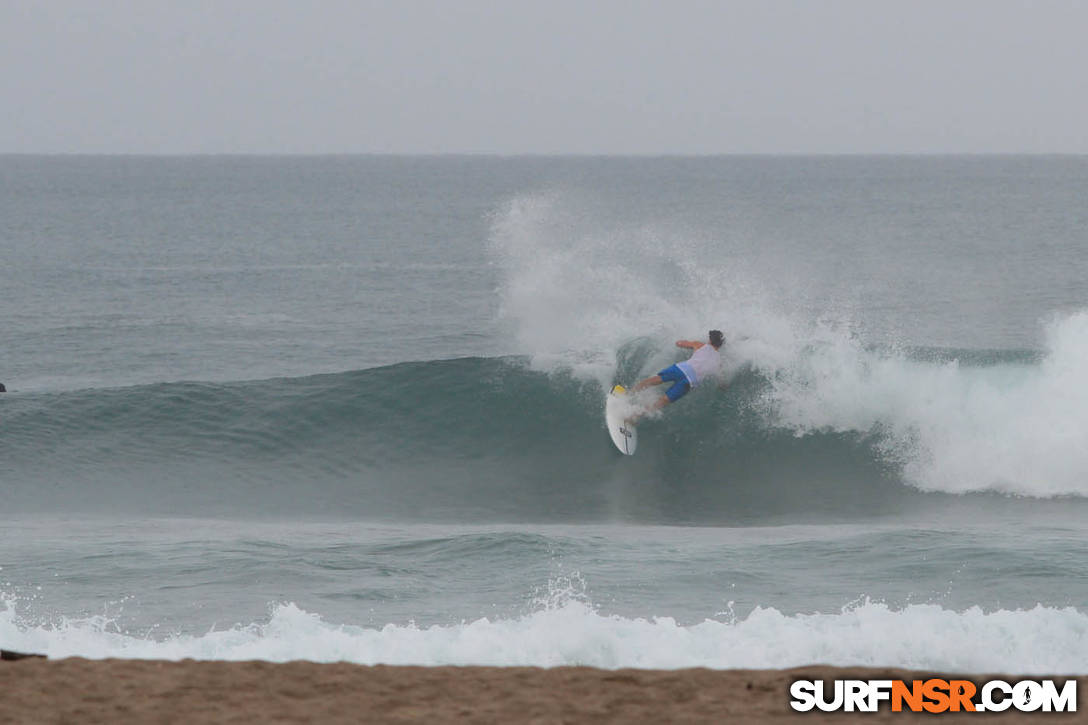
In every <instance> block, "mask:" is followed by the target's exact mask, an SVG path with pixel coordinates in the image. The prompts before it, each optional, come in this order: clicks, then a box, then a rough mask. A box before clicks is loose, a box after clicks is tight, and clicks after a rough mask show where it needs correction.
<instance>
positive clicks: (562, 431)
mask: <svg viewBox="0 0 1088 725" xmlns="http://www.w3.org/2000/svg"><path fill="white" fill-rule="evenodd" d="M1054 337H1055V344H1054V348H1053V351H1052V352H1051V353H1049V354H1048V355H1045V356H1043V357H1042V359H1041V360H1039V361H1035V362H1032V361H1028V360H1025V357H1024V355H1023V354H1022V353H1021V352H1019V351H1009V352H1008V353H1005V354H1003V355H1002V354H995V353H987V354H985V355H980V356H979V359H977V360H972V358H971V356H970V355H969V354H966V353H957V352H956V351H943V352H942V351H932V350H930V351H923V352H921V353H910V354H908V353H904V352H901V351H895V350H876V349H866V348H862V347H859V346H858V345H857V344H856V343H855V342H853V341H850V340H845V341H844V340H843V339H842V338H831V340H830V341H827V340H823V341H821V340H816V339H813V340H811V341H810V343H809V344H808V345H807V347H806V349H805V350H804V351H803V352H801V353H798V354H797V355H796V356H795V357H794V358H793V359H790V360H786V361H783V362H781V364H770V363H768V362H767V360H766V359H764V360H760V359H759V358H758V355H755V356H754V357H749V358H746V359H745V360H744V362H743V364H742V365H741V366H739V367H738V368H737V369H736V370H734V372H733V373H732V378H731V380H730V384H729V386H728V388H727V389H726V390H724V391H720V390H716V389H715V388H714V387H713V386H710V388H709V389H707V390H703V389H698V390H696V391H695V392H693V393H692V394H691V395H689V396H688V397H687V398H686V399H685V400H683V401H682V402H680V403H679V404H677V405H676V406H675V407H673V408H670V409H668V410H667V411H666V413H665V414H664V415H662V416H660V417H658V418H656V419H650V420H647V421H646V422H645V423H644V424H643V428H644V434H643V436H642V438H641V444H642V445H641V446H640V449H639V453H638V454H637V455H636V456H634V457H632V458H629V459H620V458H619V457H618V456H617V455H616V453H615V451H614V450H613V449H612V447H611V446H610V445H609V442H608V436H607V432H606V431H605V430H604V427H603V422H602V420H601V410H602V405H603V396H604V391H603V389H602V387H601V386H600V384H599V383H597V382H596V381H594V380H586V379H583V378H579V377H577V376H576V375H574V374H572V373H570V372H562V371H552V372H547V373H545V372H542V371H538V370H533V369H532V368H531V367H530V366H529V365H528V364H527V363H526V362H525V361H524V360H523V359H520V358H461V359H455V360H436V361H427V362H417V363H403V364H399V365H393V366H389V367H383V368H374V369H369V370H360V371H354V372H347V373H340V374H331V375H317V376H311V377H305V378H290V379H275V380H264V381H252V382H238V383H223V384H210V383H171V384H157V385H150V386H137V387H131V388H116V389H104V390H83V391H75V392H66V393H50V394H17V395H10V394H9V397H7V398H5V399H4V401H3V416H2V417H0V461H2V462H0V481H2V482H3V484H4V486H5V493H6V498H7V502H8V504H9V505H10V506H11V507H12V510H34V509H35V508H39V509H41V510H43V511H47V510H51V509H53V508H55V507H57V506H59V507H60V510H66V508H70V509H75V510H94V509H95V508H104V509H108V510H114V509H116V508H117V507H118V506H120V507H121V508H124V507H125V506H128V505H131V506H133V507H134V508H135V509H137V510H140V511H141V512H145V513H153V514H163V515H176V514H193V515H203V514H209V513H212V514H214V515H237V514H244V513H245V512H247V511H248V512H258V513H273V514H280V513H285V512H304V513H316V514H322V513H329V514H347V515H352V516H363V517H365V516H368V515H373V516H401V517H407V518H408V519H413V518H415V519H419V518H424V519H428V518H429V519H436V520H449V519H458V520H481V519H484V520H567V521H578V520H601V519H602V518H619V519H624V520H643V521H657V522H695V523H699V522H703V523H705V522H714V521H729V522H743V521H747V520H766V519H768V518H775V517H782V518H786V519H791V520H796V519H797V517H802V518H804V517H817V516H832V517H834V516H839V517H850V516H853V515H855V514H873V513H878V514H879V513H885V512H892V511H896V510H899V508H901V507H902V506H903V505H904V502H905V501H906V500H908V499H911V498H912V497H917V496H919V495H920V494H919V490H922V491H935V492H944V493H964V492H971V491H975V492H986V491H989V492H998V493H1012V494H1017V495H1020V496H1030V497H1037V498H1048V497H1054V496H1070V495H1072V496H1077V497H1083V496H1085V495H1086V494H1088V452H1086V449H1085V448H1084V447H1083V446H1082V445H1081V441H1082V440H1084V438H1085V436H1088V413H1085V412H1084V411H1086V410H1088V405H1083V403H1088V401H1084V400H1081V399H1082V398H1083V397H1084V395H1085V393H1083V391H1082V388H1083V389H1084V390H1088V386H1081V387H1078V377H1079V376H1080V375H1081V374H1082V373H1081V368H1080V367H1079V366H1077V365H1076V364H1075V362H1074V359H1075V358H1076V357H1077V356H1078V355H1079V351H1080V349H1081V348H1080V343H1079V341H1080V340H1082V339H1083V340H1084V341H1086V344H1088V315H1085V316H1083V317H1080V316H1078V317H1073V318H1070V319H1067V320H1065V321H1064V322H1063V323H1061V324H1059V325H1057V327H1056V328H1055V330H1054ZM744 344H748V345H749V347H747V348H745V347H744ZM752 344H753V343H743V344H740V345H738V347H739V350H737V351H735V352H737V353H738V354H745V353H753V352H758V351H755V350H754V349H753V348H752V347H751V345H752ZM658 354H659V352H658V348H657V347H656V346H655V344H654V343H653V342H652V341H645V340H644V341H635V342H633V343H632V344H631V345H630V346H628V348H626V349H624V350H622V351H621V352H620V353H619V360H618V362H617V373H616V377H617V378H619V379H622V380H623V381H625V382H628V381H630V380H631V379H634V378H635V377H636V376H637V375H640V374H643V373H645V372H646V371H647V370H651V371H652V370H653V369H654V365H655V363H654V362H653V359H654V356H655V355H658Z"/></svg>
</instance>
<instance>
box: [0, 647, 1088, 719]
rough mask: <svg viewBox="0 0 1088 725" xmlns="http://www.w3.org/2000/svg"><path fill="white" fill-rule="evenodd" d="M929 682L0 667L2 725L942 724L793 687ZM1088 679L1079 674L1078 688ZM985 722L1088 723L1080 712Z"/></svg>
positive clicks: (241, 665) (736, 675)
mask: <svg viewBox="0 0 1088 725" xmlns="http://www.w3.org/2000/svg"><path fill="white" fill-rule="evenodd" d="M931 676H933V673H913V672H910V671H907V670H896V669H872V668H857V669H853V668H847V669H844V668H833V667H803V668H795V669H785V670H708V669H688V670H670V671H662V670H633V669H626V670H599V669H593V668H588V667H556V668H552V669H539V668H532V667H507V668H496V667H389V666H381V665H379V666H375V667H367V666H361V665H353V664H342V663H341V664H316V663H312V662H290V663H285V664H273V663H269V662H218V661H216V662H197V661H192V660H185V661H182V662H162V661H141V660H85V659H80V658H71V659H62V660H44V659H26V660H20V661H14V662H3V663H0V722H3V723H24V722H26V723H29V722H34V723H39V722H40V723H74V722H79V723H88V724H89V723H120V722H134V723H181V722H186V723H195V722H201V723H243V722H280V723H292V722H315V723H356V722H370V723H397V722H426V723H450V722H457V723H628V722H630V723H635V722H638V723H651V722H678V723H703V722H751V723H774V722H781V721H786V720H790V721H794V720H797V719H803V720H804V721H807V722H839V721H842V720H858V719H861V720H864V721H868V722H872V721H879V720H893V721H895V722H905V721H913V720H915V719H917V718H918V717H926V718H927V719H931V718H933V717H935V716H934V715H925V716H917V715H913V714H909V713H892V712H889V711H887V710H886V709H885V710H882V711H881V712H879V713H876V714H856V713H855V714H825V713H818V712H810V713H803V714H801V713H794V712H792V711H791V710H790V708H789V695H788V691H789V685H790V683H791V682H792V681H793V680H794V679H796V678H799V677H802V678H805V679H817V678H825V679H834V678H865V679H870V678H871V679H894V678H904V679H912V678H914V677H922V678H925V677H931ZM969 679H973V680H975V681H979V679H981V678H979V677H970V678H969ZM1008 679H1016V678H1011V677H1010V678H1008ZM1086 682H1088V678H1084V677H1081V678H1079V681H1078V688H1079V689H1080V691H1081V692H1084V686H1085V683H1086ZM938 717H939V718H940V721H941V722H950V723H954V722H961V721H962V722H970V721H972V719H973V721H977V719H978V716H977V715H976V714H974V713H955V714H953V713H946V714H943V715H940V716H938ZM985 717H988V718H989V717H996V718H999V719H1000V720H1002V721H1003V722H1032V721H1038V720H1040V719H1043V718H1045V719H1046V720H1048V721H1054V722H1088V715H1085V713H1084V712H1083V711H1082V712H1080V713H1048V714H1045V715H1041V714H1033V715H1027V714H1021V713H1016V712H1006V713H1002V714H986V715H985Z"/></svg>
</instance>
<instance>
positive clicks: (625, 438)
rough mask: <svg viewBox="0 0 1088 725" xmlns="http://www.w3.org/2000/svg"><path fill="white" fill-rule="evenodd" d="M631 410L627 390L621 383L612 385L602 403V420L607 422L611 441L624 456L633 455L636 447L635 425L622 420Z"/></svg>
mask: <svg viewBox="0 0 1088 725" xmlns="http://www.w3.org/2000/svg"><path fill="white" fill-rule="evenodd" d="M633 412H634V410H633V408H632V406H631V402H630V401H629V400H628V399H627V390H626V389H625V388H624V387H623V386H622V385H613V386H612V392H610V393H609V394H608V399H607V400H606V401H605V404H604V420H605V423H607V424H608V435H610V436H612V442H613V443H615V444H616V448H618V449H619V451H620V453H622V454H624V455H625V456H631V455H634V453H635V449H636V448H638V431H637V430H635V426H633V425H630V424H628V423H625V422H624V420H623V419H624V418H626V417H627V416H629V415H631V413H633Z"/></svg>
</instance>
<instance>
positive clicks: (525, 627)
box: [0, 597, 1088, 673]
mask: <svg viewBox="0 0 1088 725" xmlns="http://www.w3.org/2000/svg"><path fill="white" fill-rule="evenodd" d="M1086 633H1088V615H1085V614H1084V613H1083V612H1081V611H1079V610H1077V609H1074V608H1072V607H1066V608H1052V607H1044V606H1041V605H1040V606H1036V607H1034V608H1031V609H1024V610H1004V609H998V610H994V611H984V610H982V609H981V608H979V607H972V608H969V609H966V610H964V611H954V610H950V609H945V608H942V607H940V606H937V605H922V604H919V605H910V606H906V607H904V608H902V609H893V608H890V607H888V606H887V605H884V604H882V603H878V602H869V601H865V602H861V603H856V604H853V605H850V606H847V607H844V608H843V609H842V611H841V612H838V613H833V614H797V615H792V616H788V615H785V614H783V613H781V612H779V611H778V610H777V609H774V608H772V607H757V608H756V609H754V610H753V611H752V612H751V613H749V614H748V615H747V616H746V617H743V618H733V617H729V616H724V617H723V618H720V619H707V620H705V621H703V622H700V623H697V624H692V625H688V626H682V625H680V624H678V623H677V622H676V621H675V620H674V619H673V618H671V617H668V616H661V617H650V618H625V617H621V616H616V615H603V614H600V613H599V612H598V611H596V609H595V608H594V607H593V606H592V605H591V604H590V603H588V602H585V601H581V600H579V599H577V598H570V597H560V598H559V600H558V601H556V602H553V603H552V604H551V605H550V606H545V607H541V608H539V609H537V610H536V611H533V612H531V613H528V614H526V615H524V616H522V617H517V618H511V619H496V620H490V619H488V618H480V619H476V620H474V621H467V622H463V623H459V624H451V625H446V626H439V625H435V626H430V627H417V626H415V625H413V624H387V625H385V626H381V627H361V626H355V625H346V624H341V625H338V624H332V623H329V622H326V621H324V619H322V617H321V616H320V615H318V614H315V613H312V612H307V611H305V610H303V609H301V608H299V607H297V606H296V605H294V604H290V603H283V604H276V605H274V606H272V607H271V608H270V615H269V617H268V619H267V620H266V621H261V622H253V623H249V624H238V625H235V626H233V627H231V628H228V629H216V630H213V631H209V632H206V633H204V634H200V635H177V636H166V637H162V636H161V635H160V636H159V637H158V638H155V637H152V636H150V635H145V634H138V633H131V632H124V631H119V630H118V629H117V628H116V627H115V626H113V624H112V622H111V621H110V620H109V619H108V618H107V617H104V616H98V617H89V618H82V619H79V618H75V619H64V620H62V621H60V622H58V623H55V624H50V625H47V626H42V625H32V624H27V623H24V622H22V621H21V620H20V618H19V617H18V616H17V615H16V613H15V611H14V608H13V606H12V605H11V603H8V604H7V606H6V608H0V641H3V642H4V644H5V647H9V648H12V649H16V650H21V651H32V652H40V653H44V654H47V655H49V656H50V657H54V658H56V657H73V656H78V657H87V658H91V659H100V658H114V657H115V658H127V659H165V660H179V659H184V658H193V659H203V660H253V659H258V660H269V661H274V662H285V661H289V660H299V659H302V660H311V661H317V662H339V661H346V662H355V663H359V664H367V665H374V664H388V665H496V666H537V667H555V666H560V665H588V666H593V667H602V668H620V667H639V668H657V669H673V668H681V667H709V668H715V669H725V668H771V667H794V666H801V665H809V664H816V663H822V664H831V665H844V666H846V665H872V666H896V667H907V668H918V669H931V670H938V671H959V672H1018V673H1062V672H1082V671H1084V670H1085V668H1086V667H1088V655H1086V654H1085V653H1086V652H1088V634H1086Z"/></svg>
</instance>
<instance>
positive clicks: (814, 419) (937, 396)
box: [491, 194, 1088, 498]
mask: <svg viewBox="0 0 1088 725" xmlns="http://www.w3.org/2000/svg"><path fill="white" fill-rule="evenodd" d="M721 233H722V234H723V235H726V236H727V235H728V233H729V231H728V230H722V232H721ZM718 246H720V245H715V244H713V243H709V244H708V243H706V242H705V240H704V241H703V242H702V243H699V244H695V243H693V242H692V241H691V240H690V239H688V238H685V237H684V235H682V234H677V233H673V232H671V231H669V230H668V228H667V227H656V228H655V227H652V226H649V225H646V224H641V225H638V226H624V225H623V223H622V221H619V222H617V221H616V220H611V221H607V220H602V219H599V218H597V217H595V216H594V214H593V213H591V212H587V211H585V210H583V209H582V208H581V207H580V206H579V205H578V204H577V202H573V201H572V200H571V199H569V198H565V197H562V196H561V195H557V194H552V195H524V196H520V197H517V198H515V199H513V200H511V201H510V202H509V203H508V205H507V206H506V207H505V208H504V209H502V210H501V211H500V212H499V213H497V214H496V215H495V217H494V219H493V225H492V232H491V252H492V255H493V258H494V260H495V263H496V265H497V266H498V267H499V269H500V271H501V273H502V274H501V276H502V279H503V284H502V287H501V290H500V293H501V301H502V305H501V311H500V314H501V316H502V318H503V319H504V320H505V322H506V324H507V325H509V326H510V328H511V329H512V330H513V333H514V338H515V339H516V340H517V342H518V344H519V345H520V349H519V352H521V353H523V354H526V355H528V356H529V357H530V359H531V360H532V361H533V364H534V366H535V367H537V368H538V369H544V370H547V371H556V370H564V371H569V372H573V373H574V374H575V375H576V376H579V377H582V378H583V379H586V380H594V381H596V382H597V383H599V384H600V386H601V388H602V389H603V390H607V389H609V387H610V386H611V384H612V383H613V382H615V381H616V380H617V379H619V381H620V382H624V383H627V382H631V380H629V379H627V378H628V377H630V378H634V377H636V376H642V375H650V374H653V373H654V372H656V371H657V370H658V369H659V368H660V367H663V366H665V365H667V364H670V363H671V362H672V361H673V360H674V359H675V357H676V350H675V349H674V348H673V346H672V341H673V340H675V339H677V338H689V337H701V336H703V335H705V334H706V330H707V329H708V328H710V327H717V328H720V329H722V330H724V331H725V334H726V339H727V345H726V347H725V348H724V349H723V353H724V358H725V380H726V382H729V381H730V380H731V379H732V378H733V376H734V375H735V374H736V372H737V371H740V370H744V369H752V370H755V371H757V372H758V373H759V374H760V376H761V377H762V378H763V379H765V380H766V382H767V384H766V390H765V391H764V393H763V394H762V396H761V397H760V399H759V400H758V401H757V402H756V403H755V404H754V405H753V407H754V408H757V409H758V411H759V413H760V414H761V415H762V418H763V420H764V421H765V424H766V426H768V427H771V428H779V429H786V430H789V431H792V432H793V433H795V434H796V435H798V436H804V435H809V434H813V433H824V432H835V433H858V434H861V435H863V436H874V437H876V438H877V439H878V440H879V448H880V449H881V450H882V451H883V453H884V455H885V457H886V459H887V461H888V462H889V463H892V464H894V465H895V466H897V467H898V469H899V470H900V473H901V478H902V480H904V481H905V482H906V483H908V484H909V485H912V486H915V487H917V488H920V489H923V490H930V491H942V492H948V493H966V492H972V491H997V492H1001V493H1007V494H1014V495H1022V496H1033V497H1043V498H1047V497H1054V496H1062V495H1075V496H1088V446H1086V445H1084V441H1086V440H1088V370H1086V368H1085V367H1084V365H1083V361H1084V359H1085V357H1086V355H1088V311H1080V312H1073V313H1067V314H1065V315H1064V316H1057V317H1054V318H1053V319H1051V320H1049V321H1045V322H1043V323H1042V324H1043V327H1044V329H1043V336H1042V337H1043V339H1044V345H1043V350H1042V351H1041V356H1040V360H1039V361H1038V362H1023V361H1022V360H1023V356H1022V355H1021V356H1020V361H1017V359H1016V358H1017V356H1016V355H1012V354H1010V353H1011V352H1013V351H1005V353H1006V354H1004V355H998V359H997V360H996V361H994V362H991V363H989V364H985V365H979V364H973V363H971V362H970V361H963V360H960V359H957V357H956V356H955V355H953V356H952V357H951V359H944V360H934V359H919V358H918V357H917V356H912V355H911V354H909V353H908V352H906V351H904V350H902V349H900V348H899V347H898V346H897V345H895V344H892V345H888V344H882V345H879V346H878V345H874V344H872V343H871V342H870V341H868V340H866V339H864V336H863V335H862V334H860V333H859V332H858V330H857V326H856V325H855V324H854V322H853V320H852V319H851V314H850V312H849V311H846V312H841V313H839V314H838V315H836V314H834V313H833V312H829V311H828V310H817V309H815V308H814V307H813V306H812V305H811V304H809V302H807V301H806V298H805V295H804V292H803V290H800V289H798V290H797V291H796V293H795V297H794V298H793V299H788V298H784V297H783V295H782V294H781V284H780V283H781V280H777V281H774V282H776V283H779V284H778V287H777V289H778V290H779V291H778V292H771V291H770V290H771V289H772V287H774V285H773V284H772V281H769V280H761V279H760V278H759V275H758V274H757V273H754V272H752V271H751V270H750V269H749V268H748V267H747V265H746V263H745V260H743V259H736V258H729V257H728V256H727V255H720V256H719V257H710V258H708V257H707V254H708V253H707V249H711V250H713V249H716V248H718ZM725 246H728V245H725ZM798 284H799V285H800V283H798ZM633 341H641V342H642V343H643V345H642V347H643V348H645V347H647V346H648V347H649V348H651V352H650V353H649V354H644V355H642V356H641V357H640V360H639V362H638V366H637V369H634V370H631V369H629V368H630V366H629V365H625V350H626V349H628V348H629V347H630V346H631V344H632V342H633ZM947 357H948V356H945V358H947ZM723 423H724V422H723Z"/></svg>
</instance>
